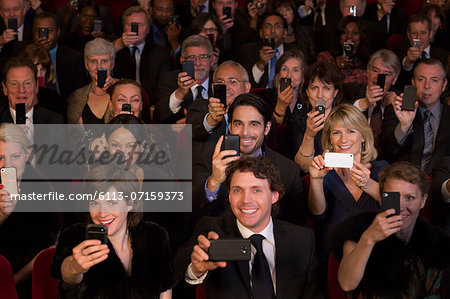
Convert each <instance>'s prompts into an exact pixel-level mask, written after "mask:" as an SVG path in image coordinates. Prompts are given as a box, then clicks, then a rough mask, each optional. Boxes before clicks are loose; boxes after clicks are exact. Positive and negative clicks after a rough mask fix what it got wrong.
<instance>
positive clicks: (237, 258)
mask: <svg viewBox="0 0 450 299" xmlns="http://www.w3.org/2000/svg"><path fill="white" fill-rule="evenodd" d="M209 242H210V244H211V245H210V247H209V249H208V256H209V260H210V261H212V262H215V261H227V262H246V261H249V260H250V253H251V246H250V240H248V239H217V240H209Z"/></svg>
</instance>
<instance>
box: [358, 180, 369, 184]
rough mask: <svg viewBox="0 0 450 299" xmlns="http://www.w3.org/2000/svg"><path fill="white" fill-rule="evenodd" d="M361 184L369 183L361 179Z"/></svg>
mask: <svg viewBox="0 0 450 299" xmlns="http://www.w3.org/2000/svg"><path fill="white" fill-rule="evenodd" d="M359 182H360V183H361V184H363V185H364V184H365V183H367V181H366V180H365V179H361V180H360V181H359Z"/></svg>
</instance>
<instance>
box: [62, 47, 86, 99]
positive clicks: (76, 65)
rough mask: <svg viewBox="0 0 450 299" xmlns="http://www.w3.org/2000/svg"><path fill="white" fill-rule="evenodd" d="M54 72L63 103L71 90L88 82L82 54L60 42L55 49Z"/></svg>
mask: <svg viewBox="0 0 450 299" xmlns="http://www.w3.org/2000/svg"><path fill="white" fill-rule="evenodd" d="M56 74H57V76H58V84H59V93H60V96H61V99H62V100H63V101H64V103H66V100H67V97H68V96H70V95H71V94H72V92H74V91H75V90H77V89H78V88H81V87H83V86H85V85H86V84H88V82H89V78H88V76H87V71H86V68H85V66H84V58H83V55H81V53H80V52H78V51H75V50H73V49H71V48H69V47H65V46H63V45H60V44H59V45H58V50H57V51H56Z"/></svg>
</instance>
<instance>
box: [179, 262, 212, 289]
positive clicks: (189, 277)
mask: <svg viewBox="0 0 450 299" xmlns="http://www.w3.org/2000/svg"><path fill="white" fill-rule="evenodd" d="M206 275H208V271H206V272H205V273H204V274H203V275H202V276H200V277H197V276H195V274H194V272H192V263H190V264H189V266H188V268H187V270H186V275H185V276H184V280H185V281H186V282H187V283H188V284H192V285H196V284H202V283H203V281H205V278H206Z"/></svg>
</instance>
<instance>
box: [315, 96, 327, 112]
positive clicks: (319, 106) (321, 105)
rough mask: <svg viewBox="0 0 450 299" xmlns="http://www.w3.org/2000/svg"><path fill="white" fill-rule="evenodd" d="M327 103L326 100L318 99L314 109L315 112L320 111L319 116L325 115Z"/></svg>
mask: <svg viewBox="0 0 450 299" xmlns="http://www.w3.org/2000/svg"><path fill="white" fill-rule="evenodd" d="M326 104H327V102H326V101H325V100H324V99H317V100H316V107H315V108H314V110H315V111H319V114H318V115H320V114H323V115H325V106H326Z"/></svg>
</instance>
